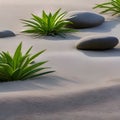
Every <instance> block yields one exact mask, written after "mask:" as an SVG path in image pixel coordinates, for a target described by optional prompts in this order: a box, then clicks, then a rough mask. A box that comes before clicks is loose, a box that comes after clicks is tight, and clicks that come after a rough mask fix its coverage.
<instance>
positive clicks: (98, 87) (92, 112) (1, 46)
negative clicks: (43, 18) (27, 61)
mask: <svg viewBox="0 0 120 120" xmlns="http://www.w3.org/2000/svg"><path fill="white" fill-rule="evenodd" d="M105 1H106V0H100V1H98V0H59V1H58V0H26V1H25V0H0V31H2V30H6V29H9V30H12V31H14V32H15V33H16V34H17V36H16V37H10V38H0V51H10V52H11V53H13V52H14V50H15V49H16V47H17V45H18V44H19V43H20V42H21V41H22V42H23V52H25V50H27V49H28V48H29V47H30V46H33V50H32V53H36V52H38V51H40V50H43V49H47V51H46V52H45V53H44V54H42V55H41V56H40V57H38V58H37V59H36V62H37V61H40V60H49V62H48V63H47V64H46V66H50V67H52V68H51V69H52V70H56V72H54V73H52V74H49V75H46V76H42V77H40V78H36V79H34V80H27V81H17V82H7V83H0V120H120V114H119V113H120V45H119V44H118V45H117V46H116V48H115V49H112V50H108V51H101V52H95V51H82V50H81V51H80V50H77V49H76V48H75V45H76V44H77V42H78V41H79V40H80V38H82V37H85V36H89V35H101V36H102V35H113V36H116V37H118V39H120V32H119V31H120V18H119V17H112V16H110V15H109V14H107V15H103V16H104V17H105V19H106V21H105V23H103V24H102V25H100V26H98V27H94V28H89V29H83V30H80V31H79V32H77V33H72V34H69V35H67V36H66V38H61V37H41V38H33V37H31V36H27V35H24V34H21V33H20V31H21V30H23V29H24V28H23V24H22V23H21V21H20V19H23V18H25V19H29V18H30V17H31V13H35V14H37V15H39V14H41V11H42V10H43V9H44V10H45V11H48V12H49V11H55V10H57V9H58V8H62V10H63V11H68V12H69V11H73V10H82V11H92V12H96V13H98V12H99V10H98V9H97V10H93V9H92V7H93V6H94V5H95V4H96V3H100V2H101V3H102V2H105Z"/></svg>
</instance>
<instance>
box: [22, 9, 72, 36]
mask: <svg viewBox="0 0 120 120" xmlns="http://www.w3.org/2000/svg"><path fill="white" fill-rule="evenodd" d="M60 10H61V9H58V10H57V11H56V12H55V13H54V14H52V13H49V14H46V12H45V11H43V12H42V17H39V16H37V15H34V14H32V18H31V19H30V20H25V19H22V22H23V24H25V27H28V29H27V30H24V31H22V32H23V33H29V34H33V35H37V36H40V35H47V36H55V35H64V33H67V32H73V31H74V30H73V29H71V28H67V27H66V26H67V25H68V24H72V23H71V22H70V21H67V20H66V19H65V18H64V17H65V15H66V14H67V13H66V12H63V13H60Z"/></svg>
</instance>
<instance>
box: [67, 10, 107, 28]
mask: <svg viewBox="0 0 120 120" xmlns="http://www.w3.org/2000/svg"><path fill="white" fill-rule="evenodd" d="M67 20H68V21H70V22H72V24H69V25H68V27H71V28H75V29H80V28H91V27H96V26H98V25H101V24H102V23H103V22H104V21H105V18H104V17H103V16H101V15H99V14H96V13H93V12H87V11H73V12H70V13H68V18H67Z"/></svg>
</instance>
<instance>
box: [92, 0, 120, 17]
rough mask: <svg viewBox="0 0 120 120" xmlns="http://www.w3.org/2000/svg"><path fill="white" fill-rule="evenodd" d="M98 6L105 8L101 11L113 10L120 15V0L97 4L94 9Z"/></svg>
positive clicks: (112, 11) (113, 12)
mask: <svg viewBox="0 0 120 120" xmlns="http://www.w3.org/2000/svg"><path fill="white" fill-rule="evenodd" d="M96 8H101V9H103V10H102V11H101V12H100V13H108V12H111V13H112V15H120V0H110V2H105V3H101V4H97V5H96V6H95V7H93V9H96Z"/></svg>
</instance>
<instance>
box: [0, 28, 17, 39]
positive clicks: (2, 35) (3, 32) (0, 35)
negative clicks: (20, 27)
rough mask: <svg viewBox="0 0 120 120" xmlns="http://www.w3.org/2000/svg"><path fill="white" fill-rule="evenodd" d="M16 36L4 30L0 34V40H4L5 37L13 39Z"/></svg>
mask: <svg viewBox="0 0 120 120" xmlns="http://www.w3.org/2000/svg"><path fill="white" fill-rule="evenodd" d="M14 36H16V35H15V33H13V32H12V31H10V30H5V31H1V32H0V38H5V37H14Z"/></svg>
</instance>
